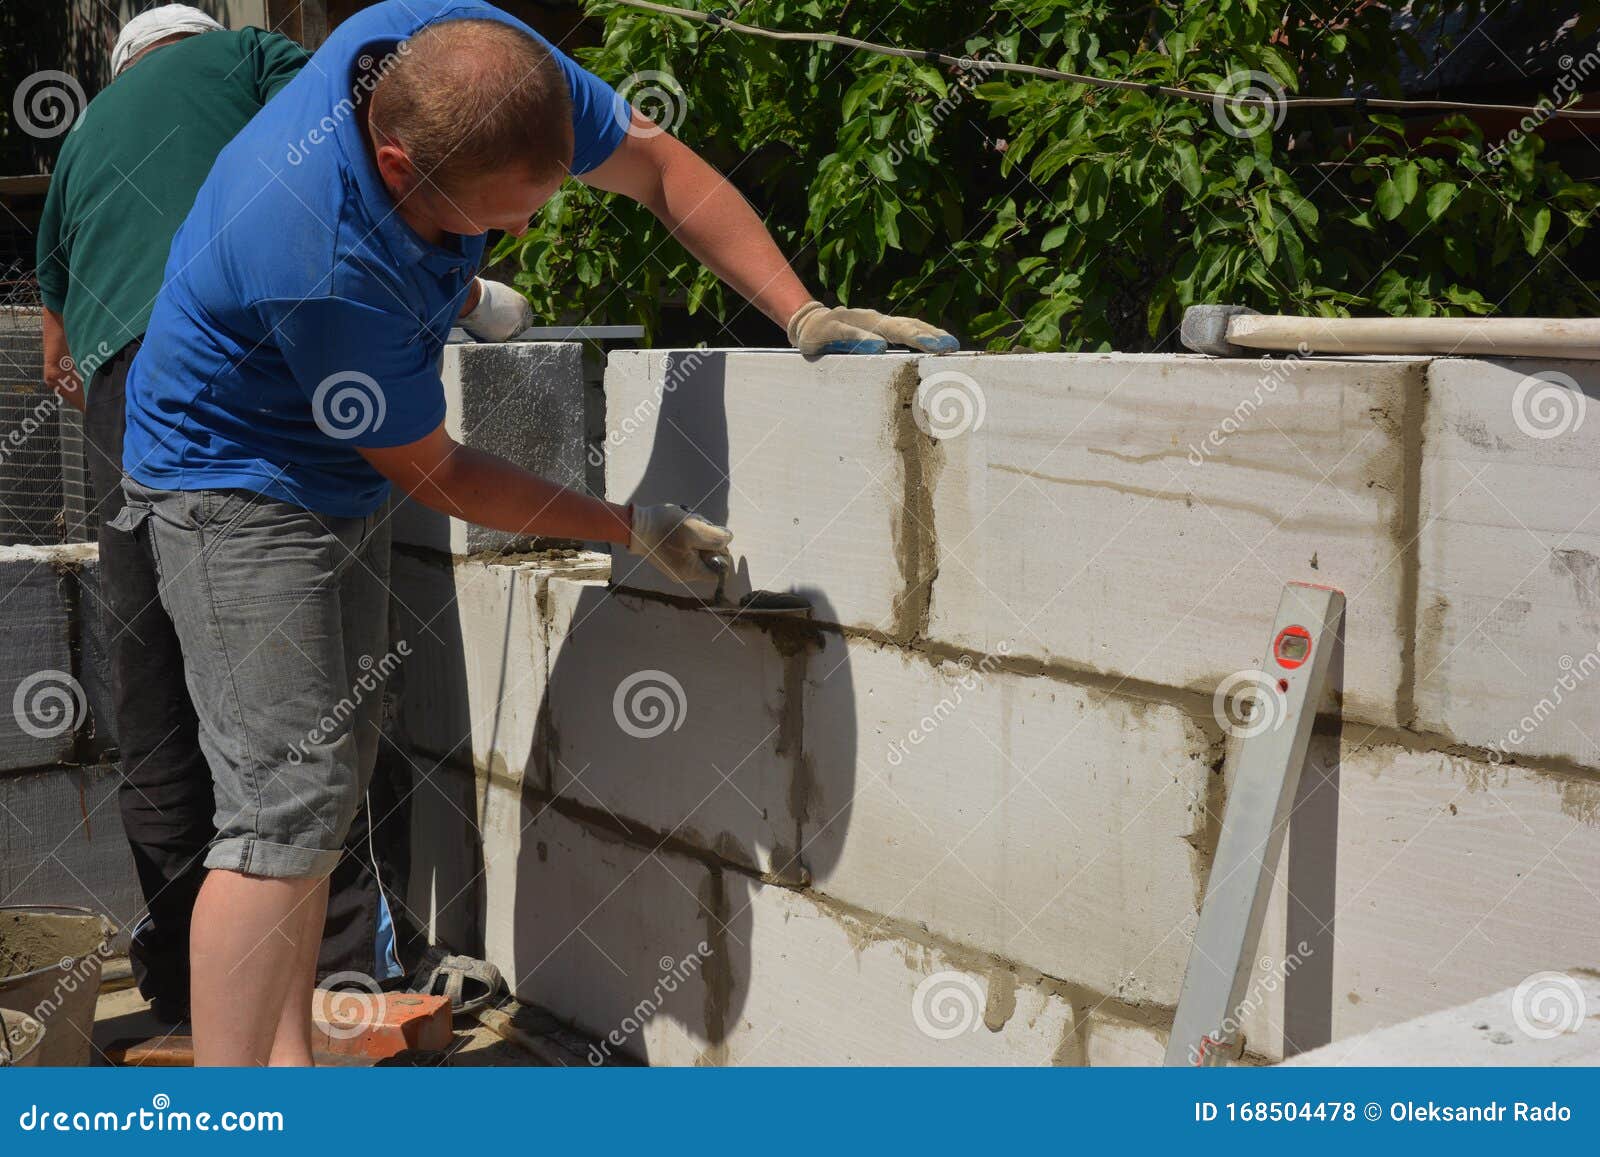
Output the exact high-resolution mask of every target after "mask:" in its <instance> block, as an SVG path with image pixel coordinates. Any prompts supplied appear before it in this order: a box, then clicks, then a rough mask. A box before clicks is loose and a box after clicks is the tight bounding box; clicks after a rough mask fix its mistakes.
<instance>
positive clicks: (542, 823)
mask: <svg viewBox="0 0 1600 1157" xmlns="http://www.w3.org/2000/svg"><path fill="white" fill-rule="evenodd" d="M497 797H498V798H497ZM490 798H491V801H492V802H491V804H490V810H491V812H493V813H494V814H496V815H497V817H498V818H497V819H496V820H495V821H494V825H493V826H492V827H490V828H488V829H486V840H485V845H484V869H485V877H486V880H487V888H488V895H489V897H490V905H489V910H488V914H487V916H488V943H489V946H490V949H489V951H490V957H489V958H490V959H491V960H492V961H493V962H494V963H495V964H496V965H497V966H498V967H499V968H500V970H501V972H502V973H503V974H504V975H505V978H506V982H507V983H508V984H509V985H510V986H511V991H512V992H513V993H514V994H515V995H516V997H517V999H518V1000H521V1001H523V1002H525V1003H531V1004H537V1005H539V1006H540V1007H542V1008H546V1009H549V1010H550V1011H551V1012H553V1013H555V1014H556V1016H558V1017H560V1018H561V1019H562V1020H565V1021H569V1022H571V1023H573V1024H576V1025H577V1026H578V1027H579V1028H581V1029H583V1030H584V1031H585V1032H587V1033H588V1034H589V1035H590V1036H592V1037H594V1038H595V1039H596V1040H597V1041H598V1042H600V1044H601V1046H602V1048H603V1052H602V1053H601V1054H600V1057H599V1060H600V1062H604V1061H606V1060H616V1059H618V1058H624V1059H625V1058H632V1059H635V1060H644V1061H648V1062H650V1063H651V1064H656V1065H662V1064H665V1065H692V1064H697V1063H701V1062H702V1061H703V1059H704V1057H705V1054H706V1051H707V1049H708V1048H709V1047H710V1045H711V1040H710V1037H709V1035H708V1034H709V1031H710V1030H709V1029H708V1026H707V1020H708V1014H707V1009H708V1004H709V1002H710V1000H711V997H710V996H709V995H708V984H709V982H708V979H707V978H708V975H711V974H712V973H711V970H712V969H714V968H719V967H725V965H724V964H723V962H721V961H720V960H718V959H717V955H718V949H717V944H718V942H717V940H716V938H715V937H714V936H713V935H712V933H711V929H710V923H709V921H708V919H707V917H706V910H705V907H704V905H705V903H706V902H707V901H709V900H710V899H711V897H712V894H713V889H712V883H711V874H710V873H709V872H708V871H707V869H706V868H705V867H704V866H703V865H701V864H699V863H697V862H695V861H694V860H689V859H685V858H683V857H680V856H675V855H673V854H671V853H670V852H666V851H659V850H658V851H655V852H651V851H649V850H646V849H641V848H637V847H633V846H630V845H627V844H623V843H620V842H618V841H617V840H616V839H615V838H614V837H611V836H609V835H607V834H605V833H602V832H598V831H596V830H594V829H591V828H588V827H585V826H584V825H582V824H579V823H575V822H574V821H572V820H570V819H568V818H566V817H565V816H562V815H560V814H558V813H557V812H555V811H554V810H552V809H550V808H549V807H547V806H545V805H542V804H538V803H534V802H530V801H529V800H528V799H527V798H526V797H522V798H518V799H511V798H510V797H509V795H508V793H506V792H504V791H503V790H502V789H500V788H498V787H494V786H491V788H490Z"/></svg>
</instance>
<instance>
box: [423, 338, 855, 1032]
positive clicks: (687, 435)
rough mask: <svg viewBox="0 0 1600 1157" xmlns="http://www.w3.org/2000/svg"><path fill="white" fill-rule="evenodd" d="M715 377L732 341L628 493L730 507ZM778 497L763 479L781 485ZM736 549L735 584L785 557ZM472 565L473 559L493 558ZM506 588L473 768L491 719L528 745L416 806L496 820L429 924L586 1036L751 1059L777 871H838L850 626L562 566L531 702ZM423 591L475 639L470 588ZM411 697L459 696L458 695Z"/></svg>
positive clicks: (472, 823) (794, 879)
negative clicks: (776, 614) (760, 918)
mask: <svg viewBox="0 0 1600 1157" xmlns="http://www.w3.org/2000/svg"><path fill="white" fill-rule="evenodd" d="M724 386H725V380H724V374H723V364H722V359H721V358H720V357H711V358H704V359H703V364H702V365H701V366H700V367H699V368H698V369H697V371H696V372H695V373H694V374H693V375H692V376H690V377H689V378H687V379H686V380H685V381H683V382H682V383H681V384H680V385H679V386H678V387H677V388H676V389H674V390H672V391H670V392H666V393H665V394H664V395H663V397H662V401H661V410H660V413H659V415H658V420H657V423H656V428H657V433H656V435H655V441H654V444H653V446H652V449H651V458H650V463H649V467H648V469H647V470H646V472H645V475H644V477H643V479H642V481H641V482H640V484H639V485H638V486H637V487H636V488H635V490H634V492H633V493H632V494H629V495H627V496H626V498H624V497H623V496H620V495H617V496H613V497H615V498H616V499H617V500H619V501H633V502H661V501H676V502H680V503H682V504H684V505H686V506H692V507H694V508H695V509H696V510H698V511H699V512H700V513H702V514H703V515H705V516H706V517H708V518H711V519H715V520H718V521H722V520H725V519H726V517H727V511H728V489H729V486H730V485H731V484H730V481H729V473H730V463H729V436H728V425H727V415H726V412H725V409H724V405H723V398H724ZM634 436H636V437H649V436H650V434H649V433H648V432H646V431H641V432H639V433H637V434H635V435H634ZM753 497H754V498H755V501H757V502H762V503H763V504H765V503H766V502H767V501H768V500H769V496H753ZM785 501H786V496H785V495H783V494H773V495H770V502H771V504H772V506H773V507H778V506H781V505H782V504H783V503H784V502H785ZM737 529H738V528H735V533H736V534H737ZM734 545H735V548H737V546H738V543H737V540H736V541H735V544H734ZM736 560H737V561H738V563H739V574H740V578H741V582H742V583H743V584H744V587H743V589H748V583H750V582H751V581H753V582H755V583H756V584H758V585H759V584H760V583H761V582H762V581H763V578H764V577H766V578H769V579H770V578H771V577H772V576H762V575H760V574H756V575H751V574H749V571H748V566H747V564H746V563H745V561H744V560H742V559H738V558H737V552H736ZM471 573H472V575H473V577H472V578H471V579H469V580H467V581H490V580H489V579H487V578H486V577H485V572H483V571H473V572H471ZM730 588H731V593H734V595H735V597H736V595H737V591H738V589H739V588H736V587H734V584H733V583H732V582H731V581H730ZM805 593H806V595H807V597H808V598H809V599H810V600H811V602H812V603H813V606H814V615H815V620H816V621H821V622H827V621H830V620H831V619H832V618H833V614H832V605H831V603H830V601H829V600H828V598H827V596H826V594H825V593H824V592H820V591H814V590H813V591H806V592H805ZM528 601H531V600H524V602H528ZM504 605H506V606H507V607H508V608H509V609H508V615H507V618H506V620H505V621H504V622H502V623H500V624H499V625H498V627H497V629H498V630H499V632H500V636H501V637H500V638H496V639H493V640H484V644H485V649H486V650H488V651H491V652H494V651H495V649H496V647H497V646H498V645H499V644H501V643H502V642H504V643H506V644H508V645H507V647H506V649H504V650H503V651H499V652H497V653H498V654H500V655H504V659H503V660H502V661H500V664H499V665H500V667H501V668H502V669H501V670H498V671H487V672H486V671H484V670H482V669H481V667H480V668H479V669H478V671H477V672H476V674H477V677H478V684H479V686H480V687H483V688H484V690H483V692H482V693H481V695H480V699H481V702H479V703H478V704H476V706H477V709H478V718H477V719H476V720H475V721H474V723H475V725H476V729H477V730H478V732H479V733H480V738H479V740H478V746H479V748H480V752H479V757H478V758H479V762H480V771H479V773H478V777H479V778H480V779H482V778H483V776H484V770H483V762H482V761H483V759H484V758H485V755H486V753H487V752H492V751H494V750H495V749H496V747H495V746H489V747H487V748H486V749H485V743H486V742H488V736H490V735H492V736H493V737H494V739H493V742H494V743H495V744H496V745H498V746H499V747H500V749H502V750H503V749H504V744H506V743H507V742H508V741H509V742H513V743H519V744H521V746H519V747H513V748H512V750H515V751H518V752H519V753H520V752H521V751H523V750H526V753H527V754H526V758H524V759H521V760H517V759H511V760H508V761H501V760H497V759H495V758H494V757H493V756H492V755H488V777H489V779H490V781H491V782H492V783H493V784H495V785H496V787H497V788H501V789H503V788H507V787H509V788H512V789H513V790H510V791H507V790H491V791H489V792H487V793H478V792H476V791H475V790H474V787H473V784H472V783H471V780H470V779H469V778H468V777H466V776H465V775H461V776H458V777H456V781H457V782H458V785H459V786H457V787H452V788H446V787H441V789H440V790H442V791H445V792H453V793H454V798H452V799H450V800H449V801H448V805H447V806H442V807H439V808H436V809H432V811H433V814H432V816H431V818H430V819H429V820H427V821H424V822H423V823H421V824H419V827H418V829H417V830H418V841H419V846H420V845H421V843H422V841H424V840H428V841H432V840H440V841H444V843H443V844H442V845H441V846H444V847H453V846H457V844H456V842H457V841H467V842H468V843H469V844H470V846H471V847H473V848H474V849H476V848H477V847H478V846H479V840H480V838H481V840H482V845H481V846H482V848H483V854H482V860H481V861H480V862H475V861H474V859H473V858H472V857H457V858H456V862H455V866H454V867H453V868H452V869H450V870H449V871H448V872H446V873H444V875H452V874H454V875H459V876H462V877H468V876H477V875H478V874H479V873H480V872H481V874H482V879H481V886H479V887H476V888H474V887H473V886H472V881H471V880H468V879H464V878H463V879H454V878H450V879H446V878H443V876H442V875H441V874H440V873H439V872H437V871H436V872H435V874H434V877H433V881H432V892H433V897H432V898H433V899H435V900H438V901H444V902H445V908H444V909H443V911H442V912H441V915H440V917H439V918H438V920H437V922H436V932H437V934H438V935H439V936H440V937H441V938H443V939H445V940H446V941H447V942H450V943H452V944H454V945H456V946H457V947H460V948H463V949H465V950H468V951H479V950H487V953H488V955H489V957H490V958H491V959H492V960H494V961H495V962H496V963H497V964H499V965H500V967H501V968H502V969H503V970H504V971H506V972H507V981H508V982H509V983H510V985H511V987H512V989H513V991H514V992H515V993H516V994H517V995H518V996H519V997H520V998H521V999H522V1000H524V1001H526V1002H530V1003H537V1004H539V1005H542V1006H543V1007H545V1008H547V1009H549V1010H550V1011H551V1012H553V1013H555V1014H556V1015H557V1016H558V1017H560V1018H562V1019H564V1020H569V1021H571V1022H573V1023H575V1024H577V1025H578V1027H580V1028H581V1029H583V1030H585V1031H586V1032H588V1033H589V1034H590V1035H592V1036H594V1037H596V1038H598V1039H600V1040H601V1041H602V1042H603V1045H604V1052H603V1053H602V1054H600V1056H597V1057H595V1058H592V1059H595V1060H599V1059H600V1058H601V1057H603V1058H604V1059H608V1060H626V1059H629V1058H632V1059H640V1060H648V1061H651V1062H653V1063H661V1064H691V1063H696V1062H700V1063H719V1064H720V1063H737V1062H738V1060H739V1059H740V1057H741V1055H742V1052H748V1051H750V1049H752V1048H754V1047H755V1046H756V1045H758V1044H759V1043H760V1042H759V1041H755V1040H750V1039H748V1037H746V1038H744V1039H743V1040H742V1041H741V1038H740V1037H739V1035H738V1034H739V1025H740V1015H741V1013H742V1012H743V1010H744V1008H745V1005H746V1001H747V998H748V995H749V992H750V986H751V970H752V947H753V946H752V934H753V928H754V926H755V923H756V921H755V917H754V912H753V907H752V906H753V905H754V904H756V903H759V893H760V892H761V890H762V888H763V887H764V886H765V885H764V884H763V883H762V881H767V882H769V883H770V884H784V885H790V886H798V885H801V884H803V883H805V882H806V881H808V880H810V879H812V878H814V877H819V876H825V875H826V874H827V873H828V872H829V871H830V870H831V869H832V868H833V866H834V865H835V863H836V862H837V860H838V858H839V852H840V849H841V848H842V845H843V841H844V838H845V832H846V829H847V827H848V824H849V819H850V808H851V801H852V799H853V797H854V789H855V767H856V758H855V753H856V724H855V717H854V693H853V688H852V685H851V674H850V667H849V663H848V660H847V654H846V651H845V649H844V648H843V647H841V646H839V645H838V641H837V639H835V640H834V643H833V645H831V646H828V647H826V650H825V649H824V640H825V638H826V636H825V634H824V632H823V631H821V630H819V629H818V628H816V627H815V626H814V625H812V623H809V622H806V621H804V620H796V619H767V620H764V621H758V620H755V619H753V618H744V619H735V620H732V621H730V620H729V619H727V618H724V617H721V616H718V615H714V614H711V613H709V612H702V611H697V610H695V609H693V608H692V607H689V606H685V605H682V600H679V603H678V605H673V604H672V603H670V602H669V601H667V600H664V599H662V598H659V597H650V596H646V597H640V596H637V595H630V594H625V593H621V592H618V591H615V590H612V589H609V588H607V587H605V586H603V585H601V584H598V583H593V582H589V583H577V582H567V581H560V580H556V581H553V582H552V583H551V584H550V586H549V588H548V591H547V594H546V597H545V599H544V623H545V626H546V628H547V632H548V634H547V637H545V638H543V639H542V640H540V641H539V642H538V643H536V644H534V646H535V649H539V648H543V649H545V652H546V654H547V656H548V658H547V663H548V678H547V680H546V682H545V686H544V692H543V696H542V701H540V702H537V703H533V702H529V701H528V700H526V699H519V694H525V693H519V691H518V690H517V688H518V687H519V686H520V685H523V684H526V683H528V682H529V680H528V678H527V675H526V673H525V672H518V671H517V670H516V669H515V664H516V663H517V662H518V651H519V646H518V645H517V640H518V638H519V637H520V636H519V632H521V631H523V630H525V629H527V628H526V625H524V624H521V623H519V622H518V621H516V616H517V614H518V612H517V610H516V606H517V600H515V599H512V600H506V601H505V604H504ZM414 612H415V613H416V614H417V615H418V616H419V617H422V618H427V617H429V616H431V617H432V620H433V624H432V627H431V628H430V629H431V630H432V632H433V633H434V634H435V635H436V636H437V637H438V638H439V640H440V642H441V643H442V645H443V653H444V654H445V655H447V656H448V657H449V659H448V661H450V662H453V663H456V664H459V665H460V668H461V670H462V672H467V671H468V670H469V669H470V668H472V666H473V665H474V664H475V663H481V659H480V657H479V656H474V655H473V654H470V653H467V652H465V651H464V650H463V648H462V640H461V638H460V631H459V627H458V625H457V624H458V621H459V620H458V615H457V614H456V608H455V607H448V608H446V607H437V608H436V607H416V608H414ZM533 626H534V629H535V630H537V627H538V624H537V623H535V624H533ZM451 632H454V637H451ZM429 682H430V684H437V685H442V686H450V687H464V686H466V680H465V679H463V678H455V679H447V680H433V679H430V680H429ZM818 704H825V707H820V706H817V705H818ZM417 706H419V707H422V708H423V709H424V710H425V711H427V712H430V713H437V714H438V716H439V717H441V718H464V717H466V716H465V712H466V710H467V707H466V705H463V704H460V703H455V704H431V705H423V704H418V705H417ZM808 711H816V712H818V713H819V715H820V717H818V718H808V717H807V713H808ZM824 711H825V714H820V713H822V712H824ZM463 746H465V744H463ZM506 762H509V763H510V764H511V765H512V766H510V767H507V766H504V765H503V764H504V763H506ZM519 764H520V766H517V765H519ZM512 801H516V802H514V803H513V802H512ZM449 805H453V806H449ZM428 810H429V809H428V808H427V806H426V805H419V808H418V814H419V815H420V814H422V813H423V812H424V811H428ZM469 817H470V818H469ZM428 823H432V824H435V825H436V826H435V827H428V826H427V824H428ZM451 892H459V896H458V897H457V898H456V899H455V900H454V901H451V900H450V898H449V897H448V896H447V895H446V894H447V893H451ZM741 1044H743V1046H744V1048H743V1050H741Z"/></svg>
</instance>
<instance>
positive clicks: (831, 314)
mask: <svg viewBox="0 0 1600 1157" xmlns="http://www.w3.org/2000/svg"><path fill="white" fill-rule="evenodd" d="M890 342H893V343H894V344H895V345H903V346H910V347H911V348H912V349H914V350H921V351H922V352H923V353H925V354H947V353H949V352H950V351H952V350H958V349H960V348H961V343H960V342H959V341H957V340H956V339H955V338H953V337H951V336H950V335H949V334H947V333H945V331H944V330H942V329H935V328H934V327H933V326H931V325H929V324H928V323H927V322H925V321H918V320H917V319H916V318H914V317H890V316H889V315H887V314H882V313H879V312H878V311H877V310H875V309H844V308H842V307H840V306H835V307H834V308H832V309H829V308H828V307H827V306H825V305H823V304H822V302H820V301H808V302H806V303H805V304H804V305H802V306H801V307H800V308H799V309H797V310H795V311H794V316H793V317H791V318H790V319H789V344H790V345H792V346H794V347H795V349H797V350H799V351H800V352H801V353H803V354H805V355H806V356H807V357H814V356H815V355H817V354H881V353H883V352H884V351H885V350H886V349H888V348H889V343H890Z"/></svg>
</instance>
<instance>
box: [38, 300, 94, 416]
mask: <svg viewBox="0 0 1600 1157" xmlns="http://www.w3.org/2000/svg"><path fill="white" fill-rule="evenodd" d="M43 314H44V384H45V385H47V386H49V387H50V388H51V389H52V390H54V391H55V392H56V393H57V394H59V395H61V398H62V400H63V401H65V402H67V403H69V404H70V405H72V406H74V407H75V408H76V409H78V410H79V411H82V410H83V407H84V398H83V382H82V381H81V380H80V379H79V377H78V370H77V367H76V366H75V365H74V364H73V361H72V354H71V351H69V350H68V349H67V326H66V323H65V322H64V321H63V320H62V319H61V315H60V314H59V313H57V312H56V311H55V310H53V309H48V308H47V309H45V310H43Z"/></svg>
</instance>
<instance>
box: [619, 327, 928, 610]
mask: <svg viewBox="0 0 1600 1157" xmlns="http://www.w3.org/2000/svg"><path fill="white" fill-rule="evenodd" d="M915 364H916V359H915V358H913V357H910V356H898V355H886V356H883V357H824V358H819V359H815V360H809V361H808V360H806V359H804V358H802V357H801V356H800V355H799V354H797V353H794V352H793V351H783V352H778V351H755V350H752V351H736V352H729V351H721V350H668V351H661V350H653V351H618V352H616V353H613V354H612V355H611V361H610V365H609V367H608V369H607V372H606V427H607V436H606V494H607V497H609V498H610V499H611V500H612V501H613V502H634V503H655V502H675V503H678V504H680V505H683V506H687V507H690V508H691V509H695V510H698V511H699V512H700V513H701V514H703V515H704V516H705V517H707V518H709V519H711V520H712V521H714V522H718V523H724V524H726V525H727V526H728V527H729V528H730V529H731V530H732V531H733V533H734V542H733V553H734V557H735V559H736V562H737V568H738V573H737V574H736V575H734V576H732V577H731V578H730V580H729V585H728V590H727V593H728V595H729V596H731V597H734V598H737V597H738V596H739V595H742V594H744V593H745V592H747V591H749V590H750V589H751V588H752V587H754V588H757V589H764V590H778V591H799V592H802V593H805V594H808V595H812V596H813V597H814V598H815V600H816V601H817V602H818V604H819V607H818V612H817V617H818V618H819V619H825V620H826V621H829V622H837V623H844V624H847V625H849V626H853V627H861V628H865V629H869V630H879V631H894V630H896V629H897V627H898V625H899V624H900V622H901V620H902V619H903V617H904V613H905V606H906V597H905V591H906V588H907V585H908V582H913V581H915V576H916V572H917V568H918V567H919V566H920V562H919V561H918V560H917V559H915V558H913V557H911V556H910V555H909V554H908V553H907V552H908V551H910V550H911V546H912V544H911V543H909V542H908V541H906V528H905V526H904V525H903V523H904V517H905V515H904V509H903V502H902V499H903V497H904V493H905V489H906V480H905V477H904V475H903V473H902V469H901V459H900V456H899V454H898V452H897V451H896V448H895V443H896V440H897V438H900V437H903V428H904V424H905V423H904V415H905V412H904V411H903V410H902V408H901V403H902V401H903V400H904V398H905V396H907V395H908V393H909V389H910V386H911V385H912V378H911V376H910V375H912V374H914V372H915ZM614 559H615V568H614V572H613V575H614V581H615V582H616V583H617V584H618V585H620V586H624V587H631V588H634V589H639V590H651V591H664V592H666V593H670V594H677V595H696V596H701V597H703V596H706V595H709V594H710V593H711V592H710V590H709V589H699V588H696V589H694V590H691V589H690V588H688V587H685V586H683V585H682V584H678V583H675V582H672V581H671V580H669V579H666V578H664V577H662V576H661V575H660V574H658V573H657V572H656V571H655V570H654V569H653V568H651V567H650V566H649V564H648V563H646V562H644V561H643V560H642V559H640V558H637V557H635V556H633V555H630V554H628V553H627V552H625V551H622V550H620V549H618V550H616V551H614Z"/></svg>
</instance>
